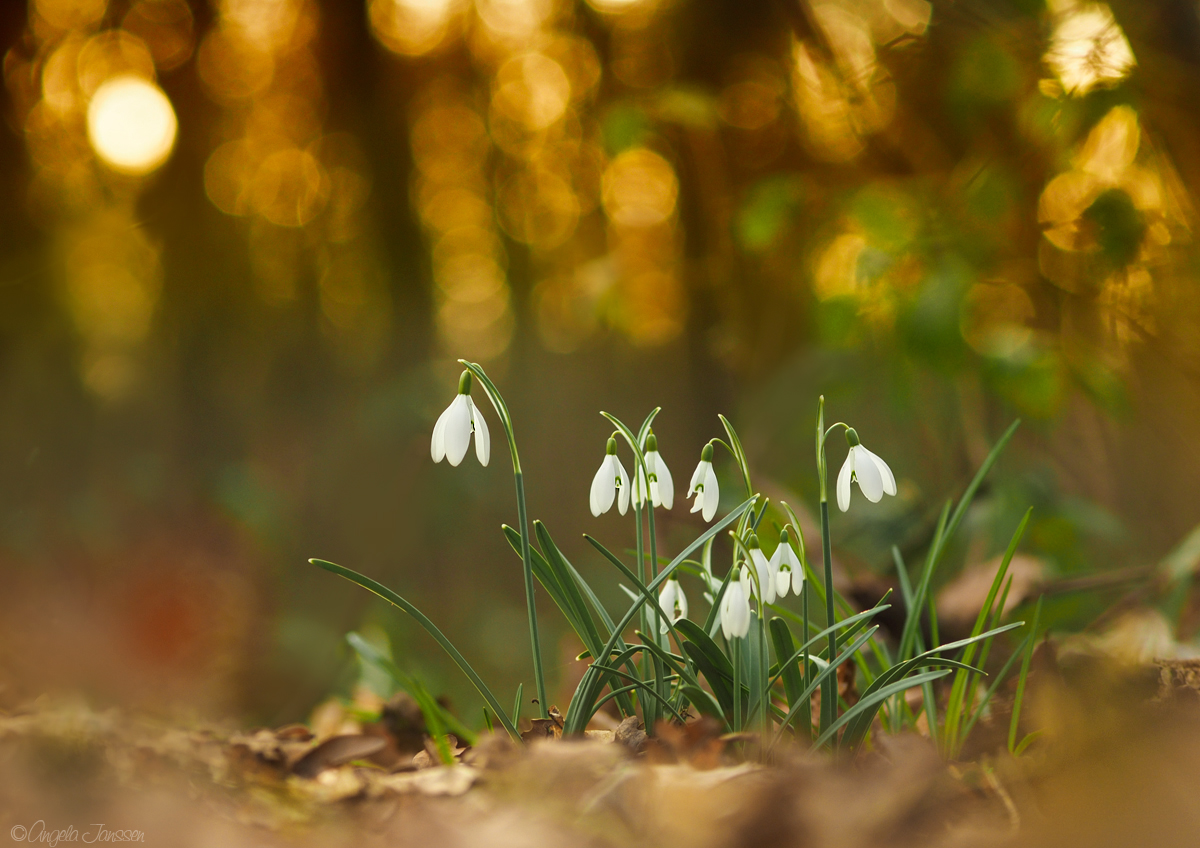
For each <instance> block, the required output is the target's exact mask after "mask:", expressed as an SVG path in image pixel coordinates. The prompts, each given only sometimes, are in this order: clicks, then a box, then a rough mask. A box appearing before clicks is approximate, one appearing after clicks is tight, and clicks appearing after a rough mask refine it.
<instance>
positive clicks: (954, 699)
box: [945, 507, 1033, 754]
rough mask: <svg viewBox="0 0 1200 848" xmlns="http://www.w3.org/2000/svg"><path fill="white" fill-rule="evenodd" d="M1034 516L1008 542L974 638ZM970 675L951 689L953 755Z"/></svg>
mask: <svg viewBox="0 0 1200 848" xmlns="http://www.w3.org/2000/svg"><path fill="white" fill-rule="evenodd" d="M1032 514H1033V508H1032V507H1030V508H1029V509H1028V510H1026V512H1025V516H1024V517H1023V518H1022V519H1021V523H1020V524H1019V525H1018V526H1017V529H1016V532H1015V533H1013V535H1012V539H1010V540H1009V543H1008V548H1007V549H1006V550H1005V552H1004V559H1002V560H1001V562H1000V568H998V569H997V570H996V576H995V577H994V578H993V579H992V585H991V587H990V588H989V589H988V593H987V597H986V598H985V599H984V602H983V606H982V608H980V610H979V614H978V615H977V616H976V617H975V625H974V626H973V627H972V628H971V635H972V636H976V635H978V634H979V633H980V632H981V631H982V630H983V628H984V625H985V624H986V623H987V620H988V618H989V617H991V615H992V608H993V605H994V604H995V603H996V595H997V594H998V593H999V591H1000V587H1001V586H1002V585H1003V584H1004V578H1005V577H1006V576H1007V575H1008V567H1009V565H1010V564H1011V563H1012V558H1013V555H1014V554H1016V552H1017V546H1018V545H1019V544H1020V543H1021V538H1022V537H1023V536H1024V535H1025V528H1026V527H1027V526H1028V525H1029V517H1030V515H1032ZM975 653H976V645H975V644H971V645H969V646H968V647H967V649H966V651H965V652H964V653H963V662H965V663H967V664H968V665H970V664H971V661H972V660H974V659H975ZM969 678H970V674H969V673H967V672H963V671H959V672H957V673H956V674H955V676H954V683H953V685H952V686H951V689H950V699H949V701H948V702H947V704H946V727H945V738H946V742H947V744H948V745H949V746H950V748H949V750H950V752H951V753H952V754H954V753H956V748H957V745H958V738H959V735H958V730H959V727H960V724H961V722H962V720H963V709H964V701H965V699H966V693H967V683H968V680H969Z"/></svg>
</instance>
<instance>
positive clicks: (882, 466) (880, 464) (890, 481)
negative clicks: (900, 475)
mask: <svg viewBox="0 0 1200 848" xmlns="http://www.w3.org/2000/svg"><path fill="white" fill-rule="evenodd" d="M858 449H859V450H860V451H862V452H863V453H864V454H866V456H867V457H868V458H869V459H870V460H871V462H872V464H874V466H875V467H876V468H877V469H878V470H879V476H880V478H881V479H882V480H883V493H884V494H885V495H894V494H896V476H895V475H894V474H892V469H891V468H889V467H888V464H887V463H886V462H884V461H883V460H882V459H880V458H879V455H878V454H875V453H872V452H871V451H869V450H867V449H866V448H864V447H863V446H862V445H859V448H858Z"/></svg>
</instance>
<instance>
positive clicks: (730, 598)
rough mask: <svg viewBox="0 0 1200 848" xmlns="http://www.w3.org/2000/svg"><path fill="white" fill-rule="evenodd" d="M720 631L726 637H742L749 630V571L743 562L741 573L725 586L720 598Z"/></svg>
mask: <svg viewBox="0 0 1200 848" xmlns="http://www.w3.org/2000/svg"><path fill="white" fill-rule="evenodd" d="M721 632H722V633H724V634H725V638H726V639H732V638H733V637H735V636H737V637H739V638H740V637H742V636H745V635H746V634H747V633H749V632H750V572H749V571H747V569H746V565H745V563H743V564H742V570H741V573H740V574H739V575H738V577H736V578H735V579H733V580H730V581H729V585H728V586H726V587H725V597H723V598H722V599H721Z"/></svg>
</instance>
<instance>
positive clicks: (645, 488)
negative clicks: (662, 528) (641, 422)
mask: <svg viewBox="0 0 1200 848" xmlns="http://www.w3.org/2000/svg"><path fill="white" fill-rule="evenodd" d="M643 450H644V451H645V458H646V470H645V472H640V471H639V473H638V475H637V485H636V486H635V487H634V490H633V505H634V506H635V507H638V508H641V506H642V504H644V503H645V502H646V495H647V493H649V495H650V503H651V504H653V505H654V506H656V507H659V506H661V507H664V508H666V509H670V508H671V507H672V506H674V505H675V481H674V480H672V479H671V469H669V468H667V463H666V462H664V461H663V458H662V455H661V454H659V452H658V437H657V436H655V435H654V431H653V430H651V431H650V432H649V433H647V435H646V441H645V444H644V445H643ZM647 475H649V480H647Z"/></svg>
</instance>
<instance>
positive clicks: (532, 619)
mask: <svg viewBox="0 0 1200 848" xmlns="http://www.w3.org/2000/svg"><path fill="white" fill-rule="evenodd" d="M513 477H514V478H515V479H516V481H517V520H518V521H519V522H520V523H521V561H522V562H523V563H524V565H525V568H524V569H523V570H524V571H525V608H526V610H527V612H528V613H529V643H530V646H531V647H532V649H533V679H534V682H535V683H536V684H537V696H538V711H539V712H540V713H541V716H542V718H549V717H550V704H549V702H548V701H547V700H546V673H545V671H544V670H543V669H542V642H541V639H539V638H538V622H537V606H536V605H535V604H534V598H533V558H532V554H531V553H530V551H529V524H528V523H527V521H526V516H525V480H524V475H522V474H521V472H520V471H514V472H513Z"/></svg>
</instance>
